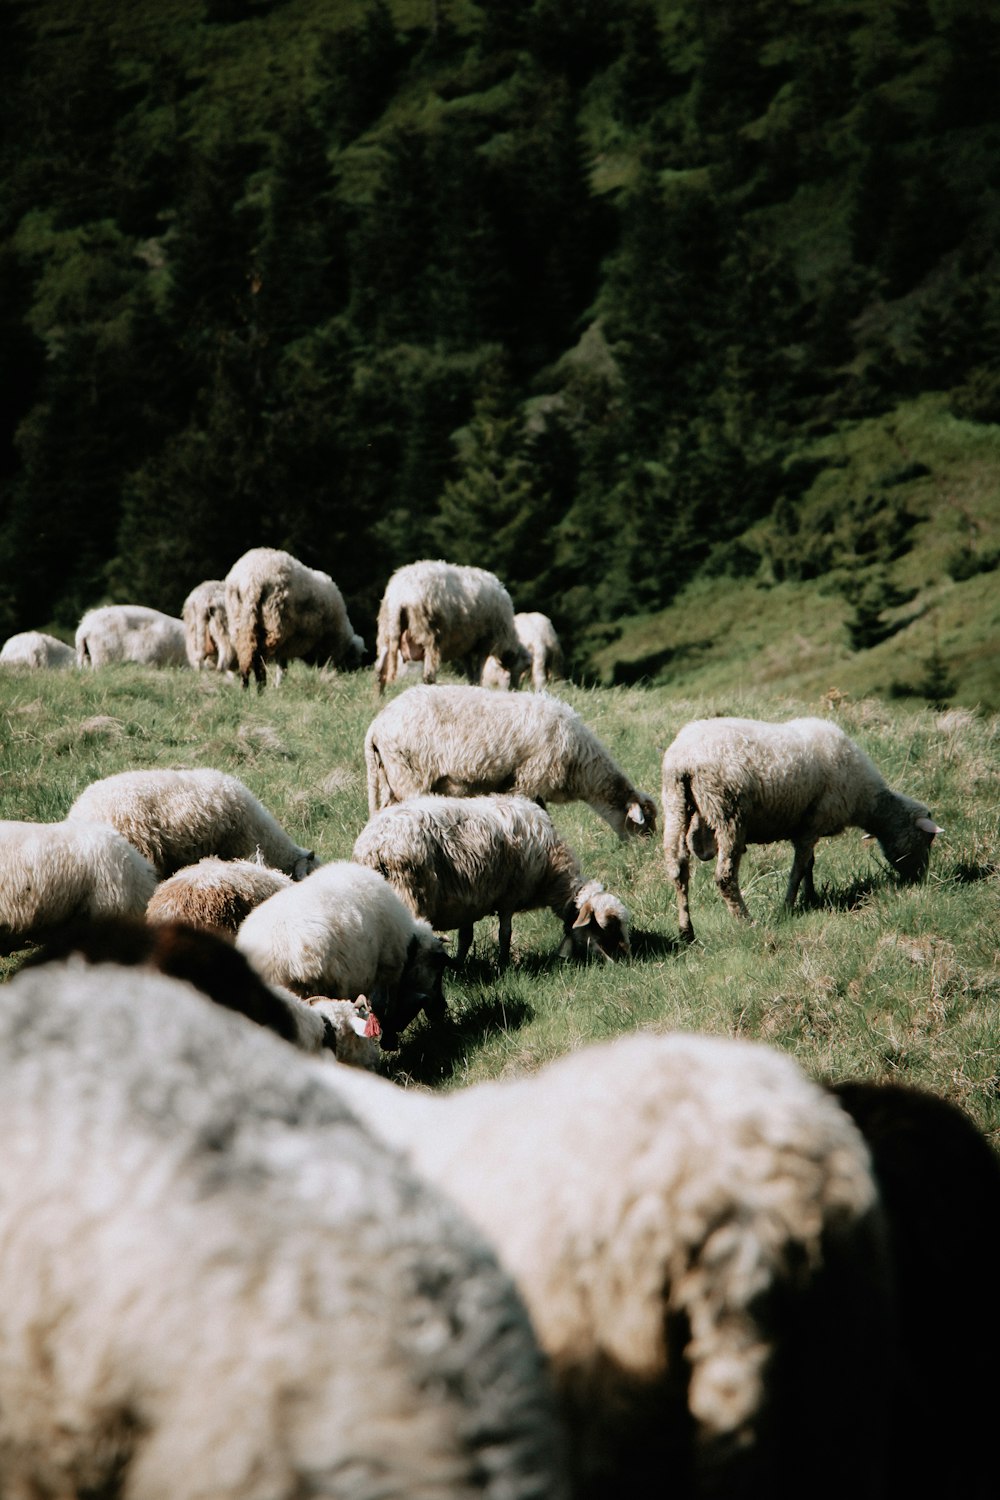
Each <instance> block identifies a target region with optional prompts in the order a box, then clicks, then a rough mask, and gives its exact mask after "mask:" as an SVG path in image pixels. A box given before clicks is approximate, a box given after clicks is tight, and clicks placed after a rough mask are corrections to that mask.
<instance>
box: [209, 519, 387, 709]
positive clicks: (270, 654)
mask: <svg viewBox="0 0 1000 1500" xmlns="http://www.w3.org/2000/svg"><path fill="white" fill-rule="evenodd" d="M226 614H227V617H228V620H229V633H230V636H231V637H232V641H233V645H234V647H235V650H236V656H237V659H238V662H239V669H240V677H241V678H242V680H243V686H244V687H246V686H247V685H248V683H249V681H250V673H251V672H253V674H254V678H255V679H256V682H257V688H258V691H260V690H261V689H262V688H263V686H264V684H265V682H266V681H267V664H268V662H273V663H274V664H275V667H276V669H277V670H276V674H275V675H276V680H277V681H279V682H280V680H281V674H282V670H283V668H284V667H286V666H287V665H288V663H289V662H290V661H294V660H297V659H301V660H303V661H307V662H310V663H311V664H313V665H322V664H323V663H324V662H327V661H330V662H332V663H333V665H334V666H338V667H339V666H344V667H356V666H360V664H361V659H362V656H363V654H364V649H365V643H364V641H363V640H362V639H361V637H360V636H359V635H357V634H355V631H354V627H353V626H352V624H351V621H350V618H349V617H348V613H347V607H346V605H345V604H344V599H343V595H342V594H341V592H340V590H339V588H338V587H337V585H336V584H335V583H334V581H333V579H332V578H331V577H330V575H329V574H328V573H321V572H319V571H318V569H316V568H308V567H306V565H305V563H301V562H299V560H298V558H296V557H292V555H291V553H289V552H282V551H281V550H280V549H278V548H276V547H254V548H252V549H251V550H250V551H249V552H245V553H244V554H243V556H242V557H241V558H240V559H239V560H238V561H237V562H235V563H234V564H233V566H232V567H231V568H230V570H229V572H228V573H227V575H226Z"/></svg>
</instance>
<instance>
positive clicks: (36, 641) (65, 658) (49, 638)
mask: <svg viewBox="0 0 1000 1500" xmlns="http://www.w3.org/2000/svg"><path fill="white" fill-rule="evenodd" d="M75 665H76V652H75V651H74V650H73V647H72V646H67V645H66V643H65V642H64V641H60V640H57V639H56V637H55V636H54V635H46V634H45V632H44V631H42V630H25V631H23V632H22V633H21V634H20V635H12V636H10V637H9V638H8V639H7V640H6V641H4V643H3V649H2V650H0V666H4V667H44V668H52V667H73V666H75Z"/></svg>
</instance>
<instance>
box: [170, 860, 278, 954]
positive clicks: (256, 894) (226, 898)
mask: <svg viewBox="0 0 1000 1500" xmlns="http://www.w3.org/2000/svg"><path fill="white" fill-rule="evenodd" d="M291 883H292V881H291V877H290V876H288V875H285V874H283V873H282V871H281V870H270V869H268V868H267V866H266V865H261V864H258V863H257V862H256V860H252V859H218V858H216V857H215V856H214V855H207V856H206V857H205V858H204V859H201V860H199V861H198V863H197V864H196V865H185V866H184V868H183V869H181V870H178V871H177V872H176V874H174V875H171V876H170V879H169V880H164V881H163V882H162V884H160V885H159V886H158V887H157V888H156V891H155V892H154V895H153V899H152V900H151V901H150V903H149V907H148V909H147V911H146V920H147V921H148V922H186V923H187V924H188V925H189V926H190V927H207V928H216V929H220V930H221V931H223V932H230V933H232V934H233V936H234V937H235V935H236V932H237V929H238V928H239V925H240V923H241V922H242V921H243V918H244V917H245V916H247V915H248V913H249V912H251V911H253V909H254V907H255V906H259V905H260V903H261V902H262V901H266V900H267V898H268V896H273V895H274V893H275V891H281V890H284V888H285V887H286V886H288V885H291Z"/></svg>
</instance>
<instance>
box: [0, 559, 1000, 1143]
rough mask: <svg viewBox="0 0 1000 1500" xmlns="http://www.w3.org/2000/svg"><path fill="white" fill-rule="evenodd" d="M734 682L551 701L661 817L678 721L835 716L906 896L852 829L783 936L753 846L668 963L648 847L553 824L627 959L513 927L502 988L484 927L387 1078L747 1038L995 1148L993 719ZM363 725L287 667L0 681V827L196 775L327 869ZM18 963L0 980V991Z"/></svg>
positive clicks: (769, 852)
mask: <svg viewBox="0 0 1000 1500" xmlns="http://www.w3.org/2000/svg"><path fill="white" fill-rule="evenodd" d="M784 587H787V586H784ZM734 670H735V669H734ZM749 677H750V674H749V673H748V681H747V683H746V684H745V685H744V686H743V687H742V688H727V689H722V688H720V689H718V690H717V691H714V692H710V693H709V692H706V693H704V694H700V695H698V696H694V695H685V696H683V697H681V696H678V695H677V694H676V693H675V692H674V691H672V690H671V689H669V688H667V687H665V686H654V687H640V686H635V687H618V688H593V689H584V688H579V687H572V686H567V687H566V688H565V696H566V697H567V698H568V700H569V701H570V702H572V703H573V705H574V706H575V707H576V708H577V709H578V710H579V711H580V712H581V713H582V714H583V716H584V717H585V719H586V720H587V722H588V723H590V724H591V725H592V726H593V728H594V729H595V731H596V732H597V733H598V735H599V736H600V737H601V738H602V740H603V741H604V742H605V743H606V744H607V745H608V746H609V747H610V748H611V750H612V751H613V753H614V754H615V755H616V757H617V758H618V759H619V761H620V762H621V763H622V765H623V766H625V767H626V768H627V770H628V771H629V773H630V774H631V775H632V776H633V778H634V779H635V780H636V782H637V783H638V784H639V785H641V786H642V787H644V788H645V789H648V790H650V791H653V792H654V793H655V794H656V795H657V798H659V762H660V758H661V752H662V748H663V747H664V746H665V745H666V744H667V743H668V742H669V740H670V739H671V738H672V737H673V735H674V733H675V732H676V731H677V729H678V728H679V727H680V726H681V725H682V724H683V723H684V722H686V721H687V720H688V719H690V718H693V717H698V716H703V715H705V714H711V713H718V712H725V713H731V712H739V713H746V714H750V715H756V716H760V717H772V718H780V717H786V716H789V715H792V714H794V713H801V712H809V713H814V712H817V711H824V712H826V711H829V712H831V713H832V714H833V716H834V717H835V718H836V719H837V721H838V722H840V723H841V724H842V725H843V727H844V728H845V729H846V730H847V732H848V733H849V734H850V735H852V737H854V738H855V739H856V740H857V741H858V742H859V743H860V744H861V745H862V746H863V747H864V748H865V749H866V750H867V751H868V752H869V753H870V754H871V755H872V757H873V758H874V760H875V761H876V763H877V764H878V765H879V766H880V768H881V769H882V771H883V773H884V775H885V776H886V778H887V780H888V781H889V783H890V784H891V785H893V786H894V787H896V788H898V789H899V790H903V791H906V792H908V793H909V794H911V795H913V796H916V797H919V798H921V799H923V800H924V801H925V802H926V803H927V804H928V805H929V806H930V807H931V808H932V810H933V812H934V814H935V817H936V818H937V820H938V821H939V822H940V823H941V824H942V825H944V827H945V830H946V831H945V834H944V835H943V836H942V837H941V838H940V839H939V840H938V841H937V847H936V848H935V850H934V853H933V856H932V860H931V869H930V876H929V879H928V880H927V882H926V884H925V885H923V886H920V887H918V888H914V889H905V888H899V887H897V886H896V885H895V884H894V882H893V879H892V877H891V875H890V873H889V872H888V871H887V869H886V867H885V863H884V861H883V859H882V858H881V856H880V854H879V853H878V850H877V846H871V845H868V844H864V845H863V844H862V843H861V842H860V839H859V836H858V834H857V833H856V832H854V831H850V832H848V833H846V834H844V835H843V836H842V837H841V838H839V839H835V840H828V841H826V842H825V843H823V844H821V845H820V847H819V851H818V855H817V886H818V888H819V889H820V891H821V896H822V899H821V903H820V905H819V906H818V907H817V908H816V909H814V910H811V911H807V912H796V913H795V914H793V915H791V916H789V915H786V914H785V913H783V911H782V910H781V896H782V893H783V889H784V883H785V880H786V877H787V872H788V868H789V865H790V861H791V851H790V848H789V846H787V845H777V846H773V847H767V848H763V849H761V848H758V849H752V850H751V851H750V852H749V853H748V854H747V856H746V858H745V860H744V866H743V887H744V893H745V895H746V899H747V902H748V905H749V906H750V909H751V911H752V913H753V915H754V918H755V922H754V925H753V926H737V925H736V924H735V923H734V922H733V920H732V919H731V918H730V917H729V916H728V914H727V913H726V912H725V910H724V908H723V905H722V903H721V901H720V900H719V898H718V897H717V895H716V894H715V891H714V889H713V887H712V881H711V875H710V870H709V869H708V867H699V869H698V870H697V871H695V873H694V878H693V882H692V914H693V918H694V923H695V929H696V931H697V933H698V941H697V943H696V944H695V945H694V946H693V947H691V948H682V947H681V946H680V945H679V944H678V942H677V924H676V915H675V904H674V895H673V891H672V889H671V888H669V887H668V886H667V883H666V881H665V878H664V873H663V863H662V850H661V848H660V844H659V839H658V837H657V839H654V840H633V841H630V842H629V843H627V844H619V843H618V842H617V841H616V840H615V838H614V836H613V835H612V833H611V832H610V830H609V829H608V828H607V827H606V826H605V825H604V824H603V823H602V822H601V821H600V820H599V819H597V817H596V816H595V815H594V814H593V813H592V812H591V811H590V810H589V809H588V808H586V807H585V806H583V805H577V804H574V805H572V806H567V807H559V808H556V809H554V816H555V819H556V822H557V824H558V826H559V828H560V830H561V831H562V832H563V833H564V834H565V836H566V837H567V838H568V839H569V841H570V843H571V844H572V845H573V847H574V848H575V849H576V851H577V853H578V855H579V857H580V860H581V863H582V864H583V866H584V869H585V870H586V872H587V873H588V874H591V875H594V876H597V877H599V878H601V879H603V880H604V882H605V884H606V885H607V886H608V887H609V888H611V889H614V890H616V891H618V892H619V893H620V894H621V895H622V896H623V897H624V898H625V899H626V901H627V902H628V904H629V906H630V908H631V910H632V914H633V924H634V955H633V960H632V962H631V963H630V964H627V965H620V966H615V967H609V966H605V965H603V964H601V965H597V964H594V965H591V966H590V967H588V968H585V969H582V968H576V967H569V966H567V965H566V964H564V963H563V962H562V961H560V960H559V959H558V957H557V956H556V950H557V948H558V944H559V936H560V932H559V926H558V923H557V922H556V919H555V918H554V917H553V916H552V914H550V913H546V912H540V913H530V914H525V915H522V916H520V917H517V918H515V922H514V962H513V963H512V966H511V968H510V969H509V970H508V972H507V974H506V975H505V976H503V977H502V978H500V977H498V976H497V974H496V970H495V957H496V927H495V922H493V921H491V922H483V923H482V924H480V926H479V927H478V928H477V939H476V945H475V948H474V951H473V954H472V956H471V958H470V961H469V963H468V965H467V967H466V968H465V970H464V971H463V972H462V973H460V974H456V975H449V976H447V994H448V999H449V1004H450V1008H451V1017H450V1020H449V1021H448V1023H447V1025H445V1026H444V1027H439V1028H437V1029H432V1028H431V1027H429V1026H428V1025H427V1024H426V1023H425V1022H424V1021H423V1020H422V1019H421V1020H420V1021H419V1022H417V1023H416V1024H415V1025H414V1027H413V1028H411V1031H410V1032H408V1033H407V1034H406V1035H404V1039H403V1045H402V1047H401V1048H400V1051H399V1052H398V1053H397V1054H394V1055H392V1056H391V1057H390V1058H389V1059H388V1062H387V1066H388V1067H389V1069H390V1071H391V1072H392V1073H393V1075H394V1076H396V1077H397V1078H399V1079H401V1080H402V1081H407V1080H409V1081H412V1082H415V1083H423V1084H432V1085H438V1086H451V1085H454V1084H457V1083H461V1082H465V1081H471V1080H475V1079H481V1078H488V1077H498V1076H501V1075H503V1074H505V1073H508V1072H520V1071H524V1070H530V1069H532V1068H534V1067H537V1066H538V1065H539V1064H540V1063H542V1062H544V1061H545V1060H547V1059H549V1058H551V1057H554V1056H556V1055H558V1054H561V1053H563V1052H565V1051H567V1050H569V1049H570V1048H573V1047H576V1046H578V1045H581V1044H583V1043H585V1042H588V1041H592V1040H595V1039H598V1038H603V1037H609V1036H613V1035H616V1034H618V1033H620V1032H627V1031H632V1030H635V1029H637V1028H646V1029H651V1030H656V1031H659V1030H666V1029H671V1028H682V1029H687V1030H702V1031H708V1032H713V1033H716V1034H725V1035H744V1036H748V1037H756V1038H761V1039H764V1040H766V1041H768V1042H770V1043H772V1044H774V1045H776V1046H779V1047H782V1048H783V1049H785V1050H788V1051H790V1052H791V1053H793V1054H794V1055H795V1056H796V1057H798V1058H799V1059H800V1061H801V1062H802V1064H803V1065H804V1066H805V1067H806V1068H807V1069H808V1070H809V1071H810V1072H812V1073H814V1074H816V1075H821V1076H827V1075H836V1076H844V1075H848V1074H851V1075H855V1074H858V1075H862V1076H866V1077H879V1078H886V1077H891V1078H896V1079H904V1080H906V1081H909V1082H912V1083H915V1084H921V1085H925V1086H928V1087H931V1088H933V1089H935V1090H937V1091H938V1092H940V1093H942V1094H944V1095H946V1096H947V1097H949V1098H951V1099H953V1100H955V1101H956V1102H958V1103H959V1104H961V1105H962V1106H963V1107H964V1108H966V1109H967V1110H969V1111H970V1112H971V1113H972V1115H973V1116H974V1117H975V1118H976V1119H977V1121H978V1122H979V1123H980V1125H981V1126H982V1127H983V1128H984V1129H985V1130H987V1131H988V1132H990V1133H991V1134H992V1135H993V1136H994V1138H997V1137H998V1133H1000V1004H998V1001H1000V962H998V959H1000V953H998V936H1000V933H998V927H997V882H998V877H1000V754H998V750H1000V719H997V718H996V717H988V716H986V715H984V714H975V713H969V712H957V713H956V712H951V713H949V714H944V715H941V714H937V713H934V712H932V711H930V710H927V709H921V710H919V711H914V710H913V707H912V705H909V704H908V705H900V704H894V703H891V702H883V701H879V700H877V699H874V698H861V699H859V700H857V701H855V700H842V701H839V702H837V703H835V704H833V705H832V706H829V707H828V708H827V707H824V706H823V705H821V704H820V703H818V702H817V700H816V698H815V697H813V696H810V695H802V696H793V695H792V694H790V693H787V692H785V691H784V690H783V689H781V688H780V687H779V686H772V687H763V686H761V685H760V684H759V683H758V682H757V681H756V680H755V681H754V683H753V685H752V686H751V685H750V681H749ZM822 680H823V682H824V686H825V685H826V678H825V677H824V678H823V679H822ZM375 710H376V702H375V699H374V696H373V692H372V686H371V681H370V678H369V677H368V676H367V675H366V674H361V675H357V676H343V677H337V676H333V675H326V674H324V673H317V672H314V671H311V670H308V669H306V668H304V667H301V666H299V667H294V668H293V669H292V670H291V672H290V673H289V674H288V676H287V678H286V680H285V682H284V684H283V685H282V687H281V688H280V690H277V691H271V690H269V691H268V692H267V693H265V694H264V695H263V696H262V697H260V698H257V697H254V696H247V695H244V694H242V693H241V691H240V689H239V687H238V685H237V684H234V683H232V682H228V681H218V680H217V679H216V678H215V677H214V676H210V675H207V674H206V675H196V674H194V673H187V672H158V673H157V672H152V671H148V670H144V669H139V668H130V667H122V668H118V669H106V670H104V671H102V672H99V673H93V674H77V673H75V672H70V673H65V674H46V675H44V676H42V675H39V674H31V673H28V672H24V671H14V672H6V673H4V674H3V675H2V677H0V817H4V818H23V819H38V820H43V821H47V820H53V819H58V818H60V817H61V816H62V815H63V814H64V813H65V811H66V810H67V808H68V807H69V805H70V803H71V802H72V800H73V798H74V797H75V796H76V795H77V793H78V792H79V791H80V790H82V788H83V787H84V786H86V785H87V784H88V783H89V782H90V781H92V780H94V779H96V778H97V777H101V776H106V775H110V774H112V773H113V772H115V771H119V770H124V769H128V768H131V767H141V766H216V767H220V768H222V769H225V770H228V771H231V772H233V773H234V774H236V775H237V776H239V777H240V778H241V779H242V780H243V781H245V782H246V783H247V785H248V786H249V787H250V788H251V789H252V790H253V792H254V793H256V794H257V795H258V796H259V797H260V798H261V799H262V800H263V801H264V802H265V803H266V804H267V805H268V806H269V807H270V808H271V809H272V810H273V811H274V813H275V814H276V815H277V816H278V817H279V818H280V819H281V820H282V822H283V823H284V824H285V826H286V827H287V828H288V829H289V831H290V832H291V833H292V834H293V835H294V836H295V837H296V838H297V839H299V840H301V841H302V842H304V843H306V844H309V845H314V846H315V847H316V849H317V851H318V853H319V854H320V856H321V857H322V858H323V859H337V858H346V857H349V855H350V851H351V848H352V845H353V841H354V838H355V837H356V835H357V833H358V831H359V830H360V828H361V827H362V826H363V824H364V821H365V818H366V799H365V784H364V767H363V757H362V752H361V745H362V740H363V735H364V731H365V728H366V726H367V724H368V722H369V721H370V719H371V717H372V715H373V713H374V712H375ZM22 957H23V955H22V954H14V955H12V956H11V957H10V958H8V959H5V960H0V977H9V976H10V974H11V973H13V972H14V971H15V970H16V968H17V967H18V964H19V963H20V961H21V958H22Z"/></svg>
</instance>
